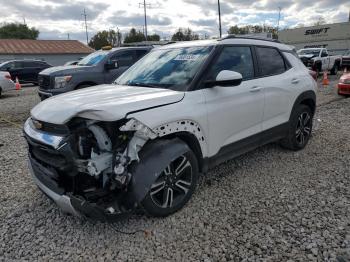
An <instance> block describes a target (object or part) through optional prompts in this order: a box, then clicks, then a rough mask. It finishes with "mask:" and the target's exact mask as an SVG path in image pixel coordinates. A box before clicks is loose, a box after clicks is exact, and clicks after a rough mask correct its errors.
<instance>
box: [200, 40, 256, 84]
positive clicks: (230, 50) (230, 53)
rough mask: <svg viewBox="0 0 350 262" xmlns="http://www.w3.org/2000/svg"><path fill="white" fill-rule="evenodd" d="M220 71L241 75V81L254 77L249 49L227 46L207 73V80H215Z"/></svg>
mask: <svg viewBox="0 0 350 262" xmlns="http://www.w3.org/2000/svg"><path fill="white" fill-rule="evenodd" d="M222 70H230V71H236V72H238V73H241V75H242V76H243V79H244V80H246V79H251V78H253V77H254V64H253V58H252V53H251V50H250V47H238V46H227V47H224V49H223V50H222V52H221V54H220V56H219V57H218V59H217V60H216V61H215V63H214V64H213V65H212V67H211V68H210V70H209V73H208V77H207V79H208V80H215V79H216V77H217V75H218V74H219V73H220V72H221V71H222Z"/></svg>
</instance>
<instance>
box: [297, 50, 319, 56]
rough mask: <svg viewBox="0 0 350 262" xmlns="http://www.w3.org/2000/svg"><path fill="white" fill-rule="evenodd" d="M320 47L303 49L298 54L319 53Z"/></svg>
mask: <svg viewBox="0 0 350 262" xmlns="http://www.w3.org/2000/svg"><path fill="white" fill-rule="evenodd" d="M319 53H320V49H301V50H299V51H298V55H319Z"/></svg>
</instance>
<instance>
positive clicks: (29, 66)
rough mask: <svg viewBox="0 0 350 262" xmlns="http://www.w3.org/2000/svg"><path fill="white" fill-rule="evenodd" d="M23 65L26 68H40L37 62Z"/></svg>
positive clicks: (24, 62)
mask: <svg viewBox="0 0 350 262" xmlns="http://www.w3.org/2000/svg"><path fill="white" fill-rule="evenodd" d="M22 64H23V67H25V68H32V67H39V65H38V64H37V63H36V62H31V61H23V62H22Z"/></svg>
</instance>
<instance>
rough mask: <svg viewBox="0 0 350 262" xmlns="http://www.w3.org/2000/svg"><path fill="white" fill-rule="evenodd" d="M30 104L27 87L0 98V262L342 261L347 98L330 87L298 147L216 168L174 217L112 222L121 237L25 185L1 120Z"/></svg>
mask: <svg viewBox="0 0 350 262" xmlns="http://www.w3.org/2000/svg"><path fill="white" fill-rule="evenodd" d="M38 101H39V99H38V98H37V96H36V94H35V89H34V88H27V89H22V90H21V93H20V96H17V95H16V93H14V94H8V95H6V96H5V97H4V98H3V99H1V100H0V114H1V115H0V130H1V132H0V163H1V167H2V168H1V169H0V181H1V185H0V239H1V241H0V260H6V261H10V260H21V261H22V260H28V261H33V260H40V261H47V260H57V261H60V260H73V261H76V260H78V261H79V260H80V261H86V260H89V261H112V260H113V261H116V260H118V261H125V260H130V261H140V260H142V261H153V260H156V261H164V260H177V261H187V260H203V261H229V260H231V261H240V260H246V261H256V260H268V261H288V260H290V261H312V260H314V261H320V260H325V261H336V260H338V261H349V260H350V190H349V188H350V181H349V170H350V155H349V152H350V144H349V143H348V142H349V141H350V132H349V127H350V117H349V112H350V99H340V98H339V97H337V96H336V95H335V92H334V90H333V88H332V87H329V88H326V89H325V88H320V90H319V94H318V101H319V102H318V103H319V105H321V106H320V107H319V108H318V114H317V118H319V119H320V121H319V124H318V126H317V130H316V131H315V132H314V135H313V138H312V140H311V141H310V144H309V146H308V147H307V148H306V149H305V150H303V151H301V152H289V151H286V150H283V149H281V148H280V147H279V146H278V145H276V144H271V145H268V146H265V147H262V148H260V149H257V150H255V151H253V152H251V153H248V154H245V155H243V156H241V157H239V158H236V159H235V160H232V161H229V162H227V163H225V164H222V165H220V166H218V167H217V168H215V169H213V170H211V171H210V172H209V173H208V174H207V175H205V176H203V177H202V178H201V180H200V183H199V185H198V188H197V191H196V194H195V195H194V196H193V199H192V200H191V201H190V202H189V204H188V205H187V206H186V207H185V208H184V209H182V210H181V211H180V212H178V213H176V214H174V215H172V216H170V217H168V218H163V219H155V218H149V217H146V216H136V215H135V216H133V217H131V218H130V219H129V220H125V221H122V222H119V223H116V224H114V228H116V229H119V230H122V231H124V233H120V232H116V231H114V230H113V228H112V227H111V226H110V225H108V224H104V223H93V222H91V221H84V220H80V219H78V218H75V217H72V216H67V215H64V214H62V213H61V212H60V211H59V210H58V208H57V207H56V206H55V205H53V204H52V203H51V202H50V201H49V200H48V199H47V198H46V197H45V196H43V195H42V193H40V192H39V190H38V189H37V188H36V186H35V185H34V184H33V182H32V181H31V178H30V177H29V175H28V169H27V165H26V145H25V141H24V139H23V138H22V137H21V130H20V129H19V128H18V127H15V126H13V125H11V124H9V123H8V121H11V122H15V124H17V123H18V124H22V123H23V121H24V119H25V118H26V117H27V116H28V115H29V108H30V107H31V106H32V105H34V104H36V103H37V102H38ZM1 117H2V119H1ZM4 117H6V121H5V120H4V119H3V118H4ZM135 230H140V231H139V232H137V233H135V234H125V232H128V233H131V232H133V231H135Z"/></svg>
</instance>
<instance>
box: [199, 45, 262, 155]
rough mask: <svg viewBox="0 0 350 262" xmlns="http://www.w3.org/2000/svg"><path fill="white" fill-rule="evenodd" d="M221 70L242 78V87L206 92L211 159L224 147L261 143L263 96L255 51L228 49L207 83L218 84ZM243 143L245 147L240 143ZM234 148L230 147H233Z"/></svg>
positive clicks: (229, 47)
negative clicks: (255, 64)
mask: <svg viewBox="0 0 350 262" xmlns="http://www.w3.org/2000/svg"><path fill="white" fill-rule="evenodd" d="M222 70H231V71H236V72H239V73H241V74H242V76H243V82H242V83H241V84H240V85H239V86H226V87H221V86H216V87H213V88H207V89H203V92H204V96H205V100H206V106H207V112H208V123H209V143H210V145H209V155H210V156H214V155H216V154H217V153H218V152H219V150H220V149H223V150H224V147H226V150H224V151H226V152H227V148H232V149H233V150H234V149H235V148H237V146H238V147H240V146H239V145H243V146H247V148H248V147H249V144H250V143H253V144H256V143H259V135H260V134H259V133H260V132H261V131H262V125H261V124H262V119H263V111H264V93H263V90H262V89H261V87H260V80H257V79H255V70H254V62H253V56H252V50H251V48H250V47H248V46H225V47H223V49H222V51H221V53H220V55H219V56H218V57H217V59H216V61H214V63H213V65H212V66H211V68H210V69H209V71H208V74H207V77H206V79H207V80H211V81H212V80H215V79H216V76H217V75H218V74H219V72H221V71H222ZM243 140H244V141H243ZM238 141H241V142H242V143H241V144H240V143H237V142H238ZM230 146H231V147H230Z"/></svg>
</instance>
